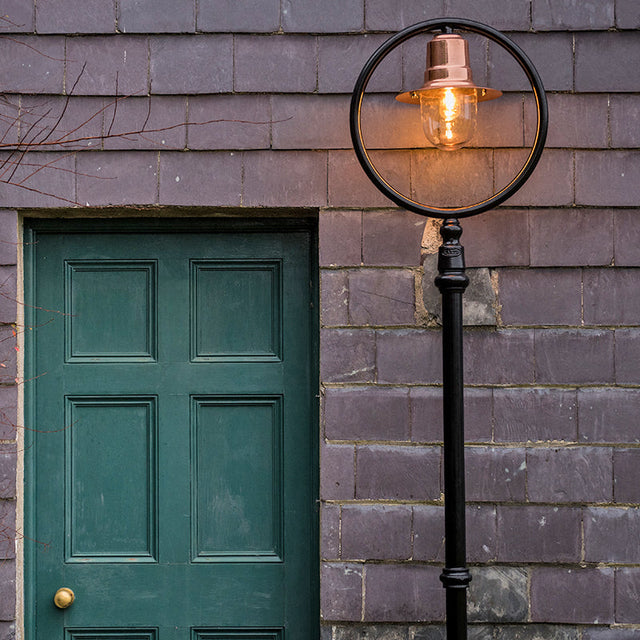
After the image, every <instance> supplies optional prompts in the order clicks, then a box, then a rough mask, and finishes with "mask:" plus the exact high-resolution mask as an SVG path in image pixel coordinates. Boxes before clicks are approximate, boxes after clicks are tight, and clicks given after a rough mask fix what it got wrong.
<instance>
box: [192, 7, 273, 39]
mask: <svg viewBox="0 0 640 640" xmlns="http://www.w3.org/2000/svg"><path fill="white" fill-rule="evenodd" d="M197 10H198V15H197V24H198V31H203V32H207V31H213V32H216V33H223V32H224V33H226V32H234V33H261V32H272V31H278V29H279V27H280V0H244V1H243V2H241V3H240V2H237V0H198V6H197Z"/></svg>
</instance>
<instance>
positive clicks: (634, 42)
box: [575, 31, 640, 92]
mask: <svg viewBox="0 0 640 640" xmlns="http://www.w3.org/2000/svg"><path fill="white" fill-rule="evenodd" d="M575 42H576V45H575V90H576V91H578V92H585V91H599V92H605V91H611V92H616V91H622V92H625V91H629V92H633V91H636V90H637V88H638V87H637V83H636V82H635V80H634V79H635V77H636V75H637V64H638V56H639V55H640V42H639V41H638V37H637V34H635V33H624V32H622V33H620V32H613V31H611V32H595V33H578V34H576V36H575Z"/></svg>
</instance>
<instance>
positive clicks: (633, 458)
mask: <svg viewBox="0 0 640 640" xmlns="http://www.w3.org/2000/svg"><path fill="white" fill-rule="evenodd" d="M613 495H614V500H615V502H618V503H625V502H627V503H635V504H640V449H614V451H613Z"/></svg>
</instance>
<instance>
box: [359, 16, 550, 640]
mask: <svg viewBox="0 0 640 640" xmlns="http://www.w3.org/2000/svg"><path fill="white" fill-rule="evenodd" d="M454 30H462V31H466V32H470V33H476V34H480V35H482V36H484V37H486V38H488V39H489V40H492V41H494V42H496V43H497V44H498V45H500V46H501V47H502V48H504V49H506V51H507V52H508V53H510V54H511V56H512V57H513V58H515V60H516V62H518V64H519V65H520V67H521V68H522V69H523V71H524V72H525V74H526V76H527V78H528V80H529V83H530V84H531V88H532V90H533V95H534V97H535V101H536V107H537V126H536V132H535V138H534V142H533V145H532V148H531V152H530V153H529V156H528V158H527V160H526V161H525V163H524V164H523V166H522V168H521V169H520V171H519V172H518V173H517V174H516V176H515V177H514V178H513V180H511V182H509V184H507V185H506V186H505V187H503V188H502V189H500V191H498V192H497V193H495V194H494V195H492V196H491V197H490V198H486V199H485V200H482V201H480V202H477V203H474V204H471V205H465V206H459V207H438V206H432V205H429V204H423V203H421V202H418V201H416V200H413V199H411V198H409V197H407V196H405V195H403V194H402V193H401V192H399V191H397V190H396V189H395V188H394V187H393V186H391V185H390V184H389V183H388V182H387V181H386V180H385V179H384V178H383V177H382V175H381V174H380V173H379V171H378V170H377V169H376V167H375V166H374V164H373V162H372V161H371V158H370V157H369V153H368V151H367V149H366V147H365V145H364V142H363V139H362V127H361V108H362V100H363V97H364V92H365V90H366V88H367V84H368V82H369V80H370V78H371V76H372V75H373V73H374V71H375V70H376V68H377V67H378V65H379V64H380V63H381V61H382V60H383V59H384V58H385V57H386V56H387V55H388V54H389V53H390V52H391V51H393V50H394V49H395V48H396V47H398V46H400V45H401V44H402V43H403V42H405V41H406V40H408V39H409V38H412V37H414V36H416V35H419V34H422V33H437V34H439V35H436V36H435V37H434V39H433V40H432V41H431V42H430V43H429V45H428V54H427V59H428V69H427V72H426V73H425V84H424V85H423V86H422V87H421V88H420V89H417V90H415V91H409V92H406V93H403V94H400V95H399V96H398V97H397V99H398V100H400V101H402V102H409V103H414V104H420V108H421V116H422V120H423V127H424V129H425V134H426V135H427V137H428V138H429V139H430V140H431V141H432V142H433V143H434V145H435V146H436V147H438V148H440V149H458V148H460V147H461V146H463V145H464V143H465V142H467V141H468V140H469V139H470V137H471V136H472V135H473V128H474V124H475V123H474V122H471V121H472V120H473V119H474V118H475V113H476V111H475V110H476V109H477V102H481V101H483V100H491V99H493V98H497V97H499V96H500V95H501V93H500V91H497V90H495V89H489V88H485V87H477V86H476V85H475V84H473V81H472V79H471V71H470V69H469V64H468V53H467V45H466V42H465V41H464V40H462V38H461V37H460V36H459V35H457V34H454V33H453V31H454ZM461 41H462V42H461ZM547 124H548V112H547V99H546V95H545V91H544V87H543V86H542V81H541V80H540V76H539V75H538V72H537V71H536V69H535V67H534V66H533V64H532V63H531V61H530V60H529V58H527V56H526V55H525V53H524V52H523V51H522V50H521V49H520V48H519V47H518V46H517V45H516V44H514V43H513V42H512V41H511V40H509V39H508V38H507V37H506V36H505V35H503V34H502V33H500V32H499V31H497V30H495V29H493V28H492V27H489V26H487V25H483V24H481V23H479V22H475V21H473V20H465V19H460V18H442V19H437V20H427V21H426V22H421V23H419V24H416V25H413V26H411V27H407V28H406V29H404V30H402V31H400V32H398V33H397V34H396V35H394V36H392V37H391V38H389V39H388V40H387V41H386V42H385V43H384V44H383V45H382V46H381V47H380V48H379V49H378V50H377V51H376V52H375V53H374V54H373V55H372V56H371V58H369V60H368V61H367V63H366V64H365V65H364V67H363V69H362V71H361V72H360V75H359V77H358V80H357V82H356V85H355V88H354V90H353V95H352V98H351V110H350V126H351V139H352V141H353V147H354V149H355V152H356V155H357V157H358V160H359V161H360V164H361V165H362V168H363V169H364V171H365V173H366V174H367V175H368V176H369V178H370V180H371V181H372V182H373V184H374V185H375V186H376V187H377V188H378V189H379V190H380V191H381V192H382V193H383V194H384V195H386V196H387V197H388V198H390V199H391V200H392V201H393V202H395V203H396V204H398V205H400V206H401V207H404V208H405V209H408V210H409V211H413V212H415V213H418V214H421V215H424V216H429V217H435V218H441V219H443V224H442V226H441V229H440V235H441V236H442V244H441V246H440V249H439V253H438V276H437V277H436V279H435V283H436V286H437V287H438V289H439V290H440V293H441V295H442V358H443V373H442V382H443V397H444V403H443V404H444V409H443V418H444V487H445V491H444V493H445V536H446V543H445V544H446V546H445V567H444V569H443V571H442V574H441V576H440V580H441V581H442V583H443V586H444V587H445V589H446V616H447V620H446V624H447V638H448V639H449V640H466V638H467V587H468V585H469V582H470V581H471V575H470V573H469V569H468V568H467V566H466V540H465V487H464V410H463V375H462V374H463V368H462V295H463V293H464V291H465V289H466V287H467V285H468V283H469V279H468V277H467V276H466V274H465V264H464V249H463V247H462V245H461V244H460V242H459V239H460V235H461V234H462V227H461V226H460V223H459V220H458V219H459V218H465V217H468V216H472V215H475V214H478V213H482V212H483V211H487V210H489V209H491V208H492V207H495V206H497V205H498V204H500V203H501V202H504V201H505V200H506V199H507V198H510V197H511V196H512V195H513V194H514V193H515V192H516V191H518V189H520V187H522V186H523V185H524V183H525V182H526V181H527V179H528V178H529V176H531V174H532V172H533V170H534V168H535V166H536V164H537V163H538V160H539V159H540V156H541V154H542V150H543V147H544V142H545V139H546V135H547Z"/></svg>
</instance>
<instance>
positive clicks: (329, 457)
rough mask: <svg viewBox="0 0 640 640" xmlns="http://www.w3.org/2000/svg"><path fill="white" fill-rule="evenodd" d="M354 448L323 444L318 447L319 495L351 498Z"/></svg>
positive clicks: (353, 487) (329, 498)
mask: <svg viewBox="0 0 640 640" xmlns="http://www.w3.org/2000/svg"><path fill="white" fill-rule="evenodd" d="M354 474H355V448H354V447H353V445H340V444H337V445H331V444H325V445H324V446H322V447H321V448H320V497H321V498H323V499H324V500H350V499H351V500H352V499H353V498H354V493H355V475H354Z"/></svg>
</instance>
